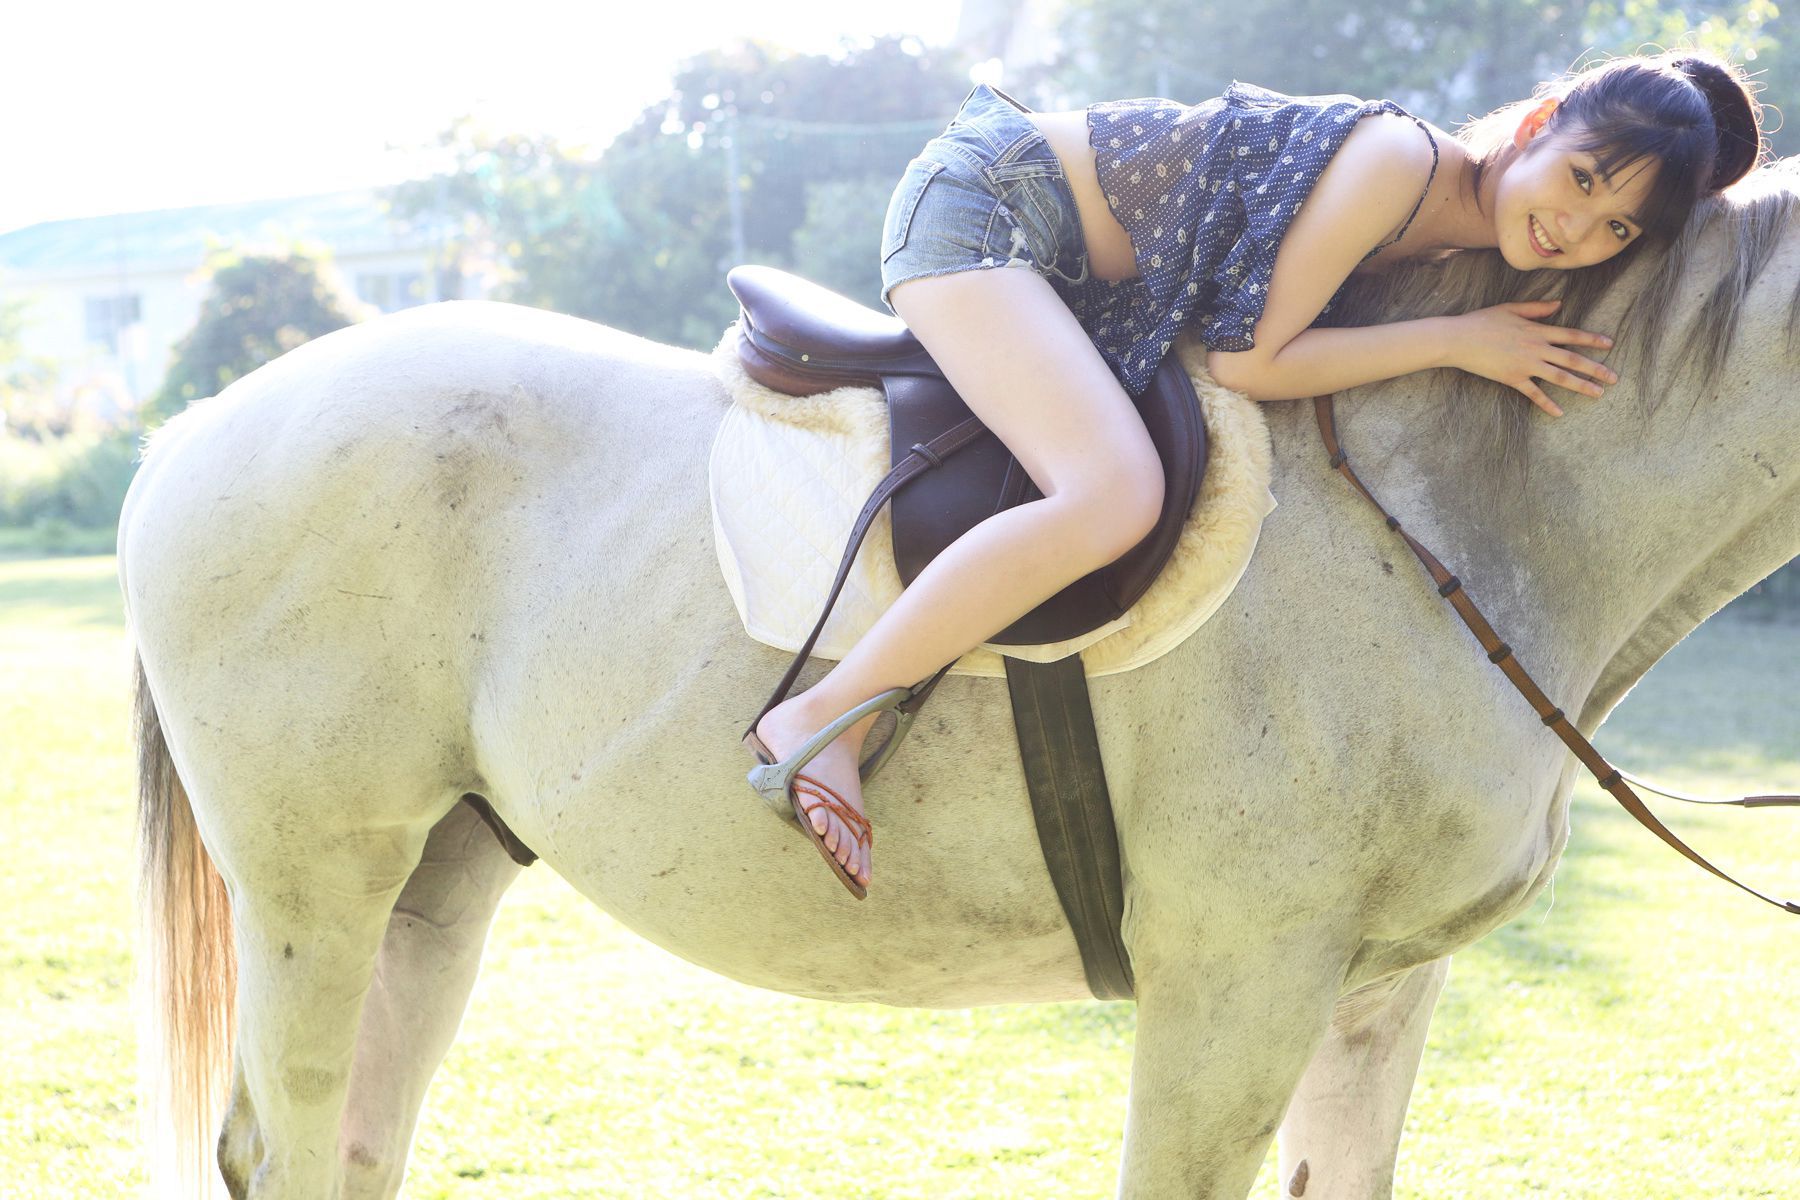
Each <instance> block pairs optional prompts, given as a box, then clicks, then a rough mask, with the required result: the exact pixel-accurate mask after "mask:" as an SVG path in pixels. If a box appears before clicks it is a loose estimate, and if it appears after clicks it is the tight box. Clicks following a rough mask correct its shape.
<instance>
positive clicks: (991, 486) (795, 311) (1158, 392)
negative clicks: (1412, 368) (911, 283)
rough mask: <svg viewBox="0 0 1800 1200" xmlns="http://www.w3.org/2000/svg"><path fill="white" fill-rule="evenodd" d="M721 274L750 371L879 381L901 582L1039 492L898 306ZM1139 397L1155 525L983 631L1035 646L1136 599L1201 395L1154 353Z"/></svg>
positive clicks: (1202, 453)
mask: <svg viewBox="0 0 1800 1200" xmlns="http://www.w3.org/2000/svg"><path fill="white" fill-rule="evenodd" d="M726 281H727V283H728V284H729V285H730V287H731V290H732V293H733V294H734V295H735V296H736V297H737V299H738V303H739V304H740V305H742V307H743V314H742V317H741V319H740V321H739V323H738V331H739V334H740V337H739V341H738V356H739V358H740V359H741V360H742V362H743V365H744V370H745V371H746V372H747V373H748V374H749V376H750V377H751V378H752V379H754V380H756V381H757V382H758V383H761V384H763V385H764V386H766V387H770V388H774V389H775V390H777V391H781V392H787V393H789V394H791V395H795V396H810V395H814V394H816V393H818V392H825V391H830V390H831V389H832V388H838V387H845V386H878V387H880V388H881V389H882V392H883V394H884V395H885V396H886V399H887V408H888V426H889V433H890V435H891V442H892V446H893V452H892V462H893V465H894V467H895V469H896V472H902V471H903V469H904V468H908V467H912V468H914V469H911V470H904V472H903V475H902V477H901V478H900V479H899V480H898V481H895V476H894V475H890V476H889V477H888V480H887V481H884V486H885V485H886V484H887V483H889V482H893V483H894V486H893V487H891V488H889V489H888V495H890V496H891V498H892V502H893V511H892V520H893V529H894V557H895V559H896V563H897V565H898V567H899V570H900V579H901V582H903V583H911V582H912V581H913V579H914V578H916V577H917V576H918V574H919V572H920V571H922V570H924V569H925V565H926V564H927V563H929V562H930V561H931V560H932V559H933V558H935V557H936V556H937V555H938V554H939V553H940V552H941V551H942V550H943V549H944V548H945V547H946V546H948V545H949V544H950V543H951V542H953V541H955V540H956V539H957V538H958V537H961V536H962V534H963V533H964V532H966V531H967V530H968V529H970V528H971V527H972V526H974V525H977V524H979V523H980V522H981V521H983V520H985V519H987V518H988V517H990V516H992V515H993V514H994V513H996V512H999V511H1001V510H1003V509H1007V508H1011V507H1012V506H1014V505H1016V504H1022V503H1024V502H1026V501H1028V500H1035V499H1038V498H1039V497H1041V496H1042V495H1043V493H1042V492H1040V491H1039V490H1038V489H1037V488H1036V487H1035V486H1034V485H1033V484H1032V482H1031V478H1030V476H1028V475H1027V474H1026V473H1025V470H1024V468H1023V467H1021V466H1020V465H1019V462H1018V460H1017V459H1015V458H1014V457H1013V456H1012V455H1011V454H1009V453H1008V452H1007V450H1006V447H1005V446H1004V445H1002V444H1001V442H1000V439H999V438H997V437H995V436H994V435H993V434H992V433H991V432H989V431H988V430H987V429H986V427H984V426H982V425H981V423H980V422H979V421H977V420H976V418H975V416H974V415H973V414H972V413H971V412H970V411H969V408H968V406H967V405H965V404H964V403H963V402H962V400H961V398H960V397H958V396H957V394H956V391H955V389H953V388H952V387H951V386H950V384H949V383H948V382H947V381H946V380H945V379H944V375H943V372H942V371H941V370H940V369H939V368H938V365H937V363H935V362H933V361H932V358H931V356H930V355H929V354H927V353H926V352H925V348H924V347H923V346H921V345H920V344H919V340H918V339H917V338H915V337H914V336H913V335H912V333H911V332H910V331H909V330H908V329H907V328H906V326H905V324H904V323H903V322H901V321H900V320H899V319H898V318H897V317H889V316H885V315H883V314H881V313H878V312H876V311H875V310H874V309H871V308H865V307H864V306H863V305H861V304H858V303H856V302H855V301H854V300H851V299H849V298H848V297H846V296H842V295H839V294H838V293H837V292H833V291H830V290H829V289H827V288H824V287H821V286H819V285H818V284H816V283H811V282H808V281H807V280H805V279H801V278H800V277H799V276H796V275H790V274H788V273H787V272H785V271H779V270H776V269H775V268H773V267H760V266H742V267H737V268H735V269H733V270H732V271H731V273H730V274H729V275H728V276H727V277H726ZM1137 405H1138V411H1139V413H1140V414H1142V416H1143V418H1144V426H1145V428H1146V429H1148V430H1149V432H1150V440H1151V441H1152V442H1153V443H1155V445H1156V451H1157V453H1158V454H1159V455H1160V456H1161V457H1162V463H1163V473H1164V477H1165V486H1164V491H1163V507H1162V514H1161V516H1160V517H1159V518H1158V520H1157V523H1156V527H1155V528H1154V529H1152V530H1151V531H1150V533H1149V535H1148V536H1146V537H1145V538H1144V539H1143V541H1141V542H1139V543H1138V544H1137V545H1136V546H1134V547H1133V548H1132V549H1131V550H1130V551H1129V552H1128V553H1126V554H1125V555H1124V557H1122V558H1120V559H1118V560H1117V561H1115V562H1113V563H1112V564H1110V565H1108V566H1106V567H1102V568H1101V569H1100V570H1098V571H1095V572H1093V573H1092V574H1089V575H1087V576H1085V577H1083V578H1081V579H1078V580H1076V581H1075V582H1074V583H1072V584H1070V585H1069V586H1068V587H1066V588H1064V589H1063V590H1062V591H1061V592H1058V593H1057V594H1056V595H1055V596H1052V597H1051V598H1050V599H1048V600H1046V601H1045V602H1044V603H1043V604H1041V605H1039V606H1038V607H1037V608H1035V609H1033V610H1032V611H1031V612H1029V613H1027V614H1026V615H1025V616H1023V617H1021V618H1019V620H1017V621H1015V622H1014V623H1013V624H1012V625H1010V626H1008V627H1007V628H1006V629H1005V630H1004V631H1003V632H1001V633H1000V634H998V635H997V636H995V637H993V638H991V639H989V640H990V641H992V642H996V643H999V644H1002V645H1037V644H1043V643H1050V642H1061V641H1067V640H1068V639H1070V638H1074V637H1079V636H1081V635H1082V634H1084V633H1088V632H1090V631H1091V630H1094V629H1098V628H1099V627H1100V626H1102V625H1104V624H1106V623H1107V622H1109V621H1112V620H1115V619H1116V618H1118V617H1120V616H1122V615H1123V614H1124V613H1125V611H1126V610H1127V609H1129V608H1130V607H1131V606H1132V605H1133V604H1135V603H1136V602H1137V600H1138V598H1139V597H1140V596H1142V595H1143V594H1144V592H1145V591H1146V590H1148V589H1149V587H1150V585H1151V584H1152V583H1153V582H1155V580H1156V576H1157V574H1158V572H1160V571H1161V570H1162V568H1163V564H1164V563H1166V562H1167V561H1168V559H1169V555H1170V554H1172V553H1173V552H1174V549H1175V545H1176V543H1177V541H1178V540H1179V539H1180V537H1181V529H1182V526H1183V525H1184V524H1185V523H1186V521H1187V517H1188V513H1189V512H1190V511H1192V509H1193V506H1194V499H1195V497H1197V496H1198V495H1199V494H1200V480H1201V477H1202V475H1203V474H1204V473H1205V470H1206V427H1205V425H1204V424H1203V423H1202V421H1201V414H1200V402H1199V399H1198V397H1196V396H1195V395H1194V389H1193V384H1192V383H1191V382H1190V381H1189V380H1188V377H1187V373H1186V372H1185V371H1183V370H1182V369H1181V366H1180V364H1179V363H1177V362H1176V360H1175V356H1174V355H1172V354H1171V355H1170V356H1169V357H1167V358H1165V359H1164V360H1163V363H1162V366H1161V368H1160V369H1159V370H1158V371H1157V374H1156V377H1155V380H1154V382H1153V383H1152V384H1151V386H1150V389H1149V391H1148V392H1146V393H1145V395H1144V396H1143V398H1142V399H1140V400H1139V401H1138V402H1137ZM915 479H917V480H918V482H916V483H915V482H913V480H915ZM877 494H878V495H879V494H880V491H879V490H878V493H877ZM871 499H873V498H871ZM875 507H876V508H879V504H876V505H875ZM867 511H868V510H867V509H865V512H867ZM869 515H871V516H872V515H873V513H870V514H869ZM853 553H854V550H852V554H853ZM846 565H847V564H846ZM834 601H835V592H834ZM821 620H823V618H821Z"/></svg>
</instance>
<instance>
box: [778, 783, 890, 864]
mask: <svg viewBox="0 0 1800 1200" xmlns="http://www.w3.org/2000/svg"><path fill="white" fill-rule="evenodd" d="M803 785H810V786H803ZM794 792H795V794H796V795H801V794H804V795H808V796H811V797H813V798H814V800H815V801H816V803H814V804H813V805H812V806H811V807H808V806H807V804H806V802H805V801H804V800H802V801H800V811H801V812H802V813H805V814H806V815H807V816H808V817H810V816H812V815H813V813H814V812H816V811H818V810H819V809H821V808H824V809H829V810H830V811H831V812H833V813H835V814H837V817H838V819H839V820H841V821H843V823H844V824H845V825H847V826H849V828H850V836H851V837H854V838H855V839H856V844H857V845H858V846H863V847H869V846H873V845H874V844H875V830H874V828H873V827H872V826H870V824H869V819H868V818H867V817H865V816H863V815H862V814H861V813H859V812H857V811H856V810H855V809H854V808H851V807H850V804H849V802H848V801H846V800H845V799H844V798H843V797H842V796H840V795H838V794H837V793H836V792H834V791H832V790H831V788H830V787H828V786H827V785H825V784H823V783H820V782H819V781H818V780H817V779H814V778H813V777H812V776H811V775H795V776H794Z"/></svg>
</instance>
